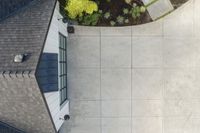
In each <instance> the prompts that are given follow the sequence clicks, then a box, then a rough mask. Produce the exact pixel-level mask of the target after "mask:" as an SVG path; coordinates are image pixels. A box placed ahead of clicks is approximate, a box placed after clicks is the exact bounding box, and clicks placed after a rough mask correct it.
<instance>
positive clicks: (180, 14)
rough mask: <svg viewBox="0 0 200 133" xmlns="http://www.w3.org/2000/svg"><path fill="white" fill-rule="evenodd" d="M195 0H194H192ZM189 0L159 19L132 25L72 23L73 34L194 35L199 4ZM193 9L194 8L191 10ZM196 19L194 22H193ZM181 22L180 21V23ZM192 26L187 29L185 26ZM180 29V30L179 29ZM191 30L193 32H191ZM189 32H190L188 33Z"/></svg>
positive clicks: (197, 21)
mask: <svg viewBox="0 0 200 133" xmlns="http://www.w3.org/2000/svg"><path fill="white" fill-rule="evenodd" d="M194 1H195V0H194ZM194 1H193V0H189V1H188V2H186V3H185V4H183V5H182V6H181V7H179V8H178V9H176V10H174V11H173V12H171V13H170V14H168V15H167V16H165V17H163V18H160V19H159V20H156V21H153V22H150V23H146V24H141V25H133V26H120V27H103V26H98V27H94V26H82V25H74V27H75V34H74V35H78V36H99V35H101V36H173V35H175V34H177V35H181V34H184V33H187V32H188V34H189V36H191V35H194V29H193V28H194V24H195V23H199V22H200V20H197V19H196V18H197V16H195V15H194V10H195V9H196V8H194V7H198V5H200V2H198V1H197V0H196V3H195V2H194ZM193 9H194V10H193ZM193 20H196V22H193ZM180 22H181V23H180ZM190 27H191V28H192V31H191V29H190V30H188V29H187V28H190ZM179 29H180V30H179ZM177 32H178V33H177ZM191 32H193V33H191ZM190 33H191V34H190ZM188 34H187V35H188Z"/></svg>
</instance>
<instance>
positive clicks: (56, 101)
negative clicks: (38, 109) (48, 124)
mask: <svg viewBox="0 0 200 133" xmlns="http://www.w3.org/2000/svg"><path fill="white" fill-rule="evenodd" d="M59 18H62V16H61V15H60V13H59V3H57V5H56V9H55V11H54V15H53V18H52V22H51V25H50V29H49V33H48V36H47V40H46V44H45V47H44V50H43V53H57V54H58V53H59V32H60V33H62V34H63V35H65V36H66V37H67V36H68V35H67V28H66V27H67V24H64V23H63V22H62V20H58V19H59ZM44 95H45V98H46V101H47V104H48V106H49V110H50V112H51V115H52V118H53V121H54V123H55V126H56V128H57V130H59V128H60V127H61V125H62V124H63V122H64V121H63V120H60V119H59V118H63V116H64V115H66V114H69V101H67V102H66V103H65V105H64V106H62V108H61V107H60V95H59V91H53V92H48V93H44Z"/></svg>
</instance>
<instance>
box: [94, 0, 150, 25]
mask: <svg viewBox="0 0 200 133" xmlns="http://www.w3.org/2000/svg"><path fill="white" fill-rule="evenodd" d="M133 3H137V5H138V6H144V4H143V2H142V1H141V0H133V1H132V3H131V4H127V3H125V2H124V0H111V1H110V2H107V0H101V3H100V5H99V9H100V10H102V11H103V13H104V16H102V17H101V18H100V20H99V22H98V23H97V25H98V26H110V23H111V22H115V23H116V25H115V26H122V25H123V26H128V25H138V24H144V23H148V22H151V21H152V19H151V17H150V15H149V13H148V12H147V10H146V11H145V12H144V13H141V14H140V16H138V17H133V16H132V14H131V13H124V12H126V11H127V10H128V11H129V12H130V11H131V9H132V8H133V6H132V5H133ZM106 13H110V17H109V18H108V19H107V18H105V17H106ZM120 19H121V20H120ZM118 21H119V22H118ZM120 21H124V22H120Z"/></svg>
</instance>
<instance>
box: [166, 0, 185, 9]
mask: <svg viewBox="0 0 200 133" xmlns="http://www.w3.org/2000/svg"><path fill="white" fill-rule="evenodd" d="M170 1H171V3H172V5H173V6H174V8H175V9H176V8H178V7H180V6H181V5H182V4H184V3H185V2H187V1H188V0H170Z"/></svg>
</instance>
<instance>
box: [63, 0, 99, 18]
mask: <svg viewBox="0 0 200 133" xmlns="http://www.w3.org/2000/svg"><path fill="white" fill-rule="evenodd" d="M65 10H66V11H67V15H68V16H69V18H71V19H76V18H77V17H81V16H83V14H84V13H87V14H89V15H91V14H92V13H93V12H95V11H98V6H97V3H95V2H94V1H90V0H68V1H67V2H66V7H65Z"/></svg>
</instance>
